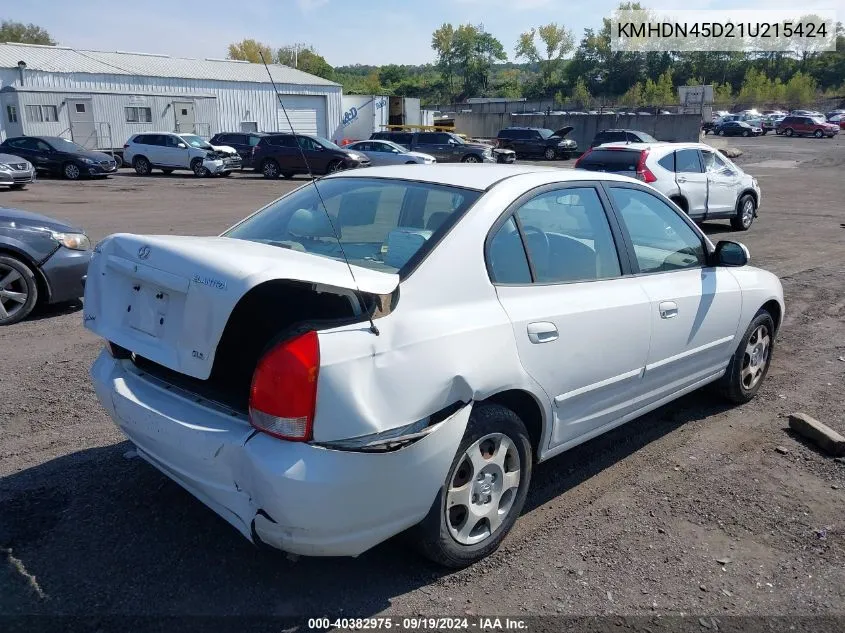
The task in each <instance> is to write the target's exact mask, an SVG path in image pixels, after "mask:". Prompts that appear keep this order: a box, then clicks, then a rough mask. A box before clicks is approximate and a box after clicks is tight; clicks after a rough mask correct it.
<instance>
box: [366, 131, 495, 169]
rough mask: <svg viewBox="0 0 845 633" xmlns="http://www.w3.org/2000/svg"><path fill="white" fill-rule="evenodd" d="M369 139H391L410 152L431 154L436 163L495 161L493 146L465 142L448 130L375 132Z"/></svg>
mask: <svg viewBox="0 0 845 633" xmlns="http://www.w3.org/2000/svg"><path fill="white" fill-rule="evenodd" d="M370 140H373V141H375V140H379V141H393V142H394V143H398V144H399V145H402V146H403V147H407V148H408V149H409V150H411V151H412V152H422V153H423V154H431V155H432V156H434V157H435V158H436V159H437V162H438V163H495V162H496V158H494V156H493V148H492V147H490V146H489V145H484V144H483V143H467V142H466V141H465V140H464V139H462V138H461V137H460V136H458V135H457V134H450V133H449V132H375V133H373V134H372V135H371V136H370Z"/></svg>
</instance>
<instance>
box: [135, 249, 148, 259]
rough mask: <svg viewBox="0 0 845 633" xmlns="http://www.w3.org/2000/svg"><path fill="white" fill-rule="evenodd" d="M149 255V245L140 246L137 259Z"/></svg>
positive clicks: (145, 257)
mask: <svg viewBox="0 0 845 633" xmlns="http://www.w3.org/2000/svg"><path fill="white" fill-rule="evenodd" d="M149 256H150V247H149V246H142V247H141V248H139V249H138V259H147V257H149Z"/></svg>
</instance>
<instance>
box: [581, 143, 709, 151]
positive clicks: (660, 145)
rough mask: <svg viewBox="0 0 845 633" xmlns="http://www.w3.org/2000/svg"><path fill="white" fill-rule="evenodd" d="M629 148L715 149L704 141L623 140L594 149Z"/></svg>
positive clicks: (639, 149) (635, 149)
mask: <svg viewBox="0 0 845 633" xmlns="http://www.w3.org/2000/svg"><path fill="white" fill-rule="evenodd" d="M608 148H614V149H629V150H631V151H635V152H642V151H644V150H664V149H668V150H676V149H713V148H712V147H710V146H709V145H705V144H703V143H669V142H665V141H661V142H659V143H625V142H623V141H614V142H613V143H602V144H601V145H599V146H597V147H594V148H593V151H595V150H597V149H608Z"/></svg>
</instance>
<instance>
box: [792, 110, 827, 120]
mask: <svg viewBox="0 0 845 633" xmlns="http://www.w3.org/2000/svg"><path fill="white" fill-rule="evenodd" d="M789 115H790V116H809V117H822V118H824V115H823V114H822V113H821V112H819V111H818V110H793V111H792V112H790V113H789Z"/></svg>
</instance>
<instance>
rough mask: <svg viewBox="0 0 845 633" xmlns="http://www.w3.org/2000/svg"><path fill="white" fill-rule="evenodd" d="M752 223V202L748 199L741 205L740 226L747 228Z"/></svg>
mask: <svg viewBox="0 0 845 633" xmlns="http://www.w3.org/2000/svg"><path fill="white" fill-rule="evenodd" d="M753 221H754V201H753V200H752V199H751V198H748V199H747V200H746V201H745V202H744V203H743V204H742V226H744V227H746V228H747V227H749V226H751V223H752V222H753Z"/></svg>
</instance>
